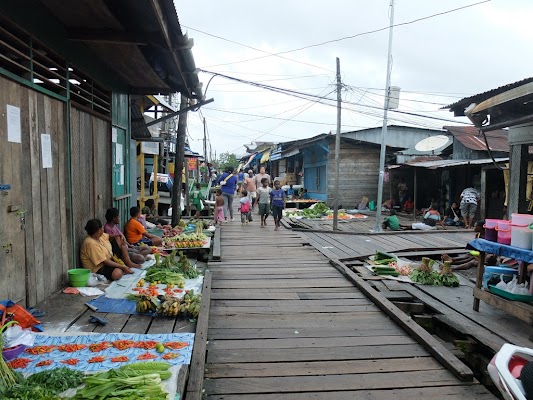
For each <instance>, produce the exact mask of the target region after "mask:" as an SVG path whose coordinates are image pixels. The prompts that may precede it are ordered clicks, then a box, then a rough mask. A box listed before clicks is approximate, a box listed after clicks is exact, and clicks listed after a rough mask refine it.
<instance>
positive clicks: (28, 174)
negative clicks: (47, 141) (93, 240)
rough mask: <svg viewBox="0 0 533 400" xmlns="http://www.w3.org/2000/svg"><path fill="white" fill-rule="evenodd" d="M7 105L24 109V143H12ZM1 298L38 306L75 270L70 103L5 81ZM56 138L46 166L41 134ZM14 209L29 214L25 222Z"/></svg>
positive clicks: (0, 86)
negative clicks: (68, 129) (69, 156)
mask: <svg viewBox="0 0 533 400" xmlns="http://www.w3.org/2000/svg"><path fill="white" fill-rule="evenodd" d="M6 104H10V105H13V106H16V107H19V108H20V109H21V129H22V143H10V142H8V141H7V123H6ZM0 110H1V111H0V114H1V115H2V118H1V119H0V183H3V184H10V185H11V186H12V189H11V190H9V191H7V192H6V193H7V195H2V194H0V243H1V245H2V246H7V247H6V248H3V249H2V251H1V252H0V272H1V276H2V278H1V279H0V294H1V296H0V297H2V298H11V299H12V300H14V301H18V302H21V303H22V304H26V305H34V304H36V303H37V302H39V301H42V300H43V299H44V298H45V297H47V296H48V295H50V294H51V293H53V292H54V291H56V290H57V289H58V288H60V287H61V286H62V285H63V284H64V282H65V280H66V270H67V269H68V268H69V266H70V262H69V254H70V252H69V249H70V243H69V238H70V232H69V220H68V215H69V210H68V201H67V199H68V170H67V168H68V166H67V158H66V157H67V151H66V137H67V136H66V124H65V104H64V103H62V102H61V101H58V100H55V99H52V98H50V97H48V96H45V95H43V94H40V93H37V92H35V91H33V90H30V89H28V88H25V87H23V86H21V85H19V84H17V83H15V82H12V81H10V80H8V79H5V78H3V77H0ZM42 133H48V134H50V135H51V139H52V168H49V169H43V168H42V156H41V134H42ZM9 206H19V207H20V210H25V211H26V215H25V224H23V225H22V226H21V221H20V218H19V216H17V214H16V212H8V207H9Z"/></svg>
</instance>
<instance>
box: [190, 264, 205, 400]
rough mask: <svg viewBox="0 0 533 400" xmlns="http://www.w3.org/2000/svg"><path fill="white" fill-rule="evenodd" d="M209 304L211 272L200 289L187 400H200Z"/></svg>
mask: <svg viewBox="0 0 533 400" xmlns="http://www.w3.org/2000/svg"><path fill="white" fill-rule="evenodd" d="M210 303H211V272H210V271H209V270H207V271H205V275H204V285H203V289H202V304H201V306H200V314H199V316H198V323H197V324H196V334H195V335H194V347H193V349H192V357H191V367H190V371H189V383H188V385H187V393H186V394H185V398H186V399H187V400H200V399H201V398H202V390H203V385H204V370H205V357H206V348H207V329H208V323H209V306H210Z"/></svg>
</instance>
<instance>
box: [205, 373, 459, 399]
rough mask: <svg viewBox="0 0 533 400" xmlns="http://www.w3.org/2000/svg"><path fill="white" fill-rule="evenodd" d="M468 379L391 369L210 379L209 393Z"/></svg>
mask: <svg viewBox="0 0 533 400" xmlns="http://www.w3.org/2000/svg"><path fill="white" fill-rule="evenodd" d="M459 385H464V383H462V382H460V381H458V380H457V379H455V377H454V376H453V375H452V374H450V373H449V372H448V371H446V370H432V371H431V373H427V374H426V373H420V371H405V372H389V373H382V374H346V375H325V376H321V377H320V379H317V377H315V376H300V377H298V378H295V377H272V378H271V377H264V378H221V379H206V380H205V391H206V393H207V394H208V395H209V394H226V393H227V394H237V393H273V392H274V393H288V392H301V391H313V392H327V391H332V390H376V389H399V388H415V387H416V388H422V387H434V386H459Z"/></svg>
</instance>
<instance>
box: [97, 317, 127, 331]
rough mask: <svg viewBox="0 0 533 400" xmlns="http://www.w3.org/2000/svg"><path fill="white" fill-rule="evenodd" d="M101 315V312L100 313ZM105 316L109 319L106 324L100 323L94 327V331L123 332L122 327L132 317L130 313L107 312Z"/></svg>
mask: <svg viewBox="0 0 533 400" xmlns="http://www.w3.org/2000/svg"><path fill="white" fill-rule="evenodd" d="M98 315H101V314H98ZM104 318H105V319H106V320H107V324H106V325H98V326H97V327H96V328H94V332H98V333H116V332H122V328H123V327H124V325H126V322H128V319H129V318H130V315H129V314H114V313H113V314H112V313H107V314H105V315H104Z"/></svg>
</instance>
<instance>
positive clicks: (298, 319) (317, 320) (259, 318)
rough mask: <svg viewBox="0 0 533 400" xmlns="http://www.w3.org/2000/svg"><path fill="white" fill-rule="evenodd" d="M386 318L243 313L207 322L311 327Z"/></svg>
mask: <svg viewBox="0 0 533 400" xmlns="http://www.w3.org/2000/svg"><path fill="white" fill-rule="evenodd" d="M383 320H387V317H385V316H384V315H383V314H382V313H376V312H367V313H365V312H361V313H341V314H334V315H327V314H314V313H310V314H291V315H279V316H270V315H251V316H248V315H243V316H238V315H237V316H233V315H225V316H213V318H211V321H210V322H209V324H210V327H212V328H311V327H317V328H318V327H321V326H323V325H324V324H327V325H328V326H330V327H346V326H353V325H354V323H355V322H354V321H357V322H358V323H370V321H371V323H375V322H376V321H383Z"/></svg>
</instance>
